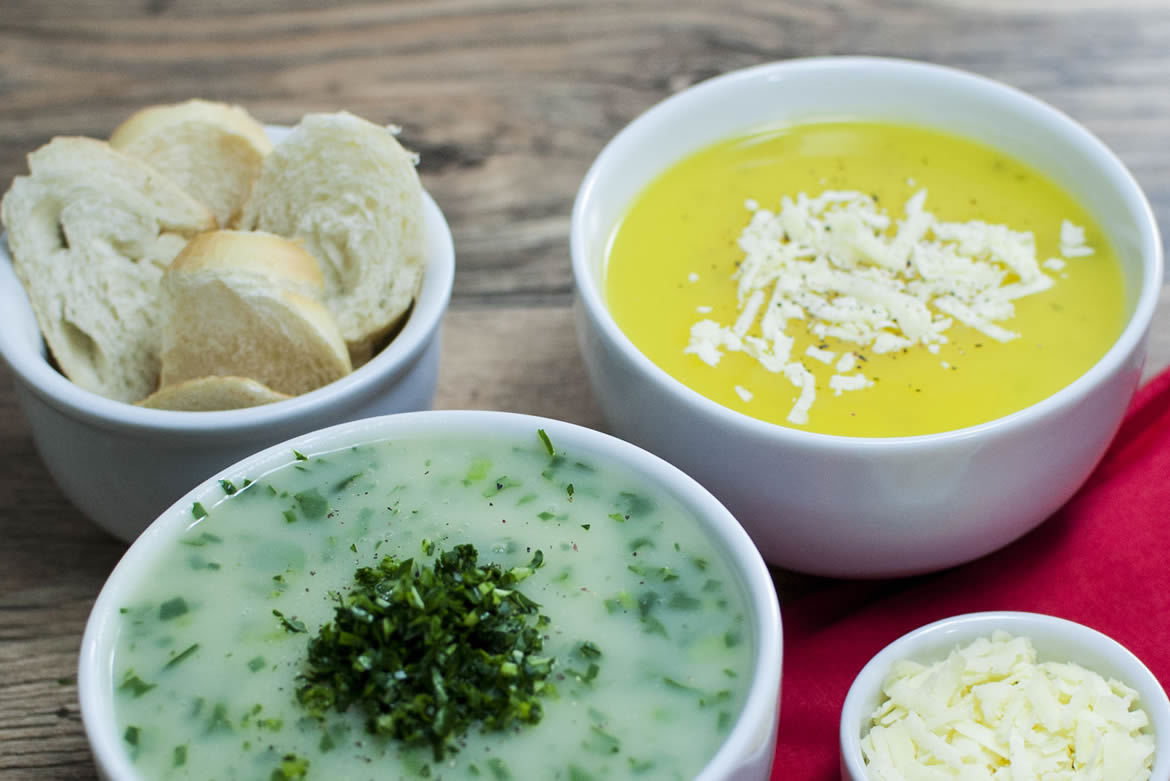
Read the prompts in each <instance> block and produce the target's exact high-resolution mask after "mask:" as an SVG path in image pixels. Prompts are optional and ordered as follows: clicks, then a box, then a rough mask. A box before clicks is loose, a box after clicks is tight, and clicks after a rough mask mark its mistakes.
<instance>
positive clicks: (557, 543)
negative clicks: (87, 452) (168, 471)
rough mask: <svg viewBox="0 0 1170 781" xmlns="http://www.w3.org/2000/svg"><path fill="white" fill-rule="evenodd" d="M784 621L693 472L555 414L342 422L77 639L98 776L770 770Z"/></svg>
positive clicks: (156, 541)
mask: <svg viewBox="0 0 1170 781" xmlns="http://www.w3.org/2000/svg"><path fill="white" fill-rule="evenodd" d="M780 669H781V628H780V615H779V608H778V605H777V600H776V595H775V591H774V590H773V587H772V584H771V579H770V577H769V574H768V571H767V569H766V567H765V565H764V562H763V560H762V558H761V557H760V555H759V553H758V551H757V550H756V548H755V547H754V546H753V544H752V542H751V541H750V539H749V538H748V536H747V535H746V534H745V533H744V531H743V530H742V528H741V527H740V526H739V525H738V524H737V523H736V521H735V519H734V518H733V517H732V516H731V514H730V513H729V512H728V511H727V510H726V509H725V508H724V507H723V506H722V505H721V504H720V503H719V502H718V501H717V500H716V499H715V498H713V497H712V496H711V495H710V494H709V493H708V492H707V491H706V490H704V489H703V488H702V487H700V486H699V485H698V484H697V483H695V482H694V481H693V480H692V479H690V478H689V477H687V476H686V475H684V474H683V473H682V472H680V471H678V470H677V469H676V468H674V467H672V466H670V465H668V464H667V463H665V462H664V461H662V460H660V459H658V458H657V457H655V456H653V455H651V454H649V453H647V452H646V451H643V450H641V449H639V448H637V447H635V446H633V445H630V444H627V443H625V442H622V441H620V440H617V439H614V438H612V437H609V436H607V435H604V434H600V433H597V432H595V431H591V430H588V429H583V428H580V427H576V426H572V425H569V424H566V423H562V422H559V421H553V420H545V419H540V418H533V417H528V416H523V415H514V414H508V413H497V412H420V413H407V414H400V415H394V416H388V417H382V418H374V419H370V420H364V421H361V422H354V423H347V424H342V425H339V426H336V427H333V428H329V429H325V430H322V431H319V432H316V433H313V434H309V435H306V436H302V437H299V438H297V439H294V440H291V441H289V442H286V443H284V444H281V445H277V446H275V447H272V448H269V449H267V450H264V451H262V452H260V453H258V454H256V455H255V456H253V457H251V458H248V459H246V460H244V461H242V462H240V463H238V464H236V465H235V466H232V467H230V468H228V469H226V470H224V471H222V472H220V473H219V474H218V475H216V476H215V477H214V478H212V479H209V480H207V481H206V482H204V483H203V484H201V485H200V486H199V487H197V488H196V489H194V490H193V491H191V492H190V493H189V494H187V495H186V496H185V497H184V498H183V499H181V500H180V501H179V502H178V503H176V504H175V505H174V506H172V507H171V508H170V509H168V510H167V511H166V512H164V513H163V514H162V515H161V516H160V517H159V518H158V519H157V520H156V521H155V522H154V523H153V524H152V525H151V526H150V527H149V528H148V529H147V530H146V531H145V532H144V533H143V534H142V536H141V537H139V539H138V540H137V541H136V542H135V543H134V545H133V546H131V548H130V549H129V551H128V552H127V553H126V555H125V556H124V558H123V559H122V561H121V562H120V563H119V564H118V566H117V568H116V569H115V570H114V572H113V574H112V575H111V576H110V578H109V580H108V581H107V583H106V585H105V587H104V588H103V590H102V592H101V594H100V596H99V597H98V599H97V602H96V604H95V605H94V608H93V612H92V614H91V616H90V619H89V623H88V625H87V627H86V631H85V636H84V639H83V643H82V650H81V660H80V667H79V678H78V684H79V691H80V700H81V711H82V718H83V720H84V723H85V728H86V733H87V736H88V738H89V742H90V745H91V747H92V750H93V754H94V757H95V760H96V764H97V767H98V770H99V772H100V773H102V774H103V776H104V777H106V778H110V779H117V780H118V781H131V780H132V779H169V778H175V779H182V778H199V779H204V778H266V779H267V778H272V779H314V778H318V779H336V778H351V779H361V778H379V779H397V778H423V777H431V778H444V779H459V778H468V779H526V778H562V779H610V778H639V779H641V778H647V779H656V778H702V779H723V778H733V777H734V778H745V779H764V778H767V777H768V773H769V770H770V767H771V763H772V755H773V749H774V745H775V732H776V724H777V718H778V709H779V689H780Z"/></svg>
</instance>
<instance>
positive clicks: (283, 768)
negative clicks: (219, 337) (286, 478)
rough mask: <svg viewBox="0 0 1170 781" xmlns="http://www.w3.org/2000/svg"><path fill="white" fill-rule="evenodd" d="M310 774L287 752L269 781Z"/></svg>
mask: <svg viewBox="0 0 1170 781" xmlns="http://www.w3.org/2000/svg"><path fill="white" fill-rule="evenodd" d="M293 452H296V451H293ZM308 775H309V760H307V759H303V758H301V757H298V756H297V755H296V754H285V755H284V756H283V757H281V758H280V766H279V767H278V768H276V769H275V770H273V771H272V775H271V776H270V777H269V781H297V779H301V778H305V777H306V776H308Z"/></svg>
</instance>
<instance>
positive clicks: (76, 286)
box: [0, 138, 215, 402]
mask: <svg viewBox="0 0 1170 781" xmlns="http://www.w3.org/2000/svg"><path fill="white" fill-rule="evenodd" d="M28 165H29V171H30V174H29V175H28V176H18V177H16V179H14V180H13V182H12V187H11V188H10V189H9V190H8V192H7V193H6V194H5V195H4V199H3V203H0V219H2V220H3V223H4V225H5V226H6V227H7V229H8V246H9V248H10V249H11V250H12V257H13V268H14V270H15V271H16V275H17V277H18V278H19V279H20V281H21V282H22V283H23V284H24V287H25V290H26V291H27V293H28V297H29V300H30V302H31V303H32V308H33V311H34V312H35V313H36V317H37V322H38V323H39V325H40V327H41V332H42V333H43V334H44V337H45V342H46V343H47V344H48V346H49V350H50V351H52V354H53V357H54V358H55V359H56V361H57V365H58V366H60V368H61V371H62V372H64V374H65V376H66V377H68V378H69V379H70V380H72V381H73V382H75V383H76V384H78V385H80V386H81V387H83V388H86V389H87V390H91V391H93V392H95V393H99V394H101V395H103V396H107V397H109V398H111V399H117V400H119V401H128V402H131V401H138V400H139V399H142V398H144V397H145V396H146V395H147V394H149V393H151V392H152V391H153V390H154V389H155V388H156V387H157V384H158V372H159V359H158V347H159V338H158V321H157V318H156V299H157V297H158V286H159V282H160V280H161V279H162V275H163V270H164V269H165V268H166V267H167V265H169V264H170V262H171V259H172V258H174V256H175V255H176V254H178V252H179V250H181V249H182V248H183V246H184V245H185V244H186V243H187V240H188V239H189V238H190V237H191V236H194V235H195V234H197V233H199V232H200V231H204V230H208V229H209V228H211V227H213V226H214V225H215V217H214V216H213V215H212V214H211V212H209V211H208V210H207V209H206V208H205V207H204V206H203V205H202V204H201V203H199V202H198V201H196V200H195V199H194V198H192V197H191V196H189V195H187V194H186V193H185V192H184V191H183V190H182V189H181V188H180V187H179V186H178V185H176V184H175V183H174V182H172V181H171V180H170V179H168V178H166V177H165V176H163V175H162V174H160V173H159V172H158V171H157V170H155V169H154V168H153V167H151V166H149V165H147V164H146V163H144V162H142V161H141V160H138V159H137V158H134V157H130V156H129V155H125V154H123V153H121V152H118V151H117V150H115V149H113V148H111V147H110V146H109V145H108V144H107V143H106V142H104V141H96V140H94V139H90V138H55V139H53V140H52V141H51V142H49V143H48V144H46V145H45V146H43V147H41V148H40V149H38V150H37V151H35V152H33V153H32V154H31V155H29V156H28Z"/></svg>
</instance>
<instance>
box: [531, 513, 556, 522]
mask: <svg viewBox="0 0 1170 781" xmlns="http://www.w3.org/2000/svg"><path fill="white" fill-rule="evenodd" d="M536 517H537V518H539V519H540V520H542V521H551V520H552V519H553V518H556V517H557V516H556V513H550V512H549V511H548V510H545V511H544V512H541V513H537V515H536Z"/></svg>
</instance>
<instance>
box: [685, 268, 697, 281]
mask: <svg viewBox="0 0 1170 781" xmlns="http://www.w3.org/2000/svg"><path fill="white" fill-rule="evenodd" d="M687 281H688V282H698V281H699V275H698V274H696V273H695V272H693V271H692V272H691V273H690V274H687Z"/></svg>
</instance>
